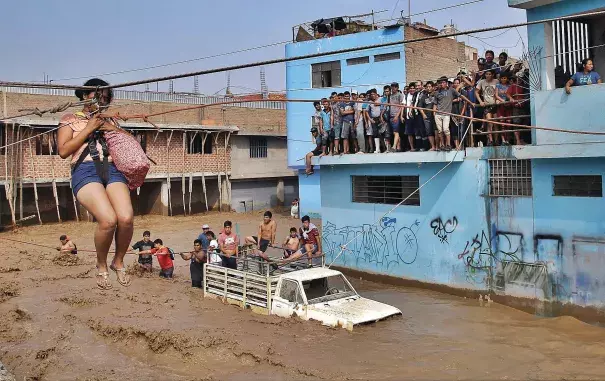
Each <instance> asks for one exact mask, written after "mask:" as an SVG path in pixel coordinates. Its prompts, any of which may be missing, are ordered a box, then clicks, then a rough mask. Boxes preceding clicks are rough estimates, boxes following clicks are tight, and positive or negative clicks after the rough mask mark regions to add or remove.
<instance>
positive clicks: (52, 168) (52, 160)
mask: <svg viewBox="0 0 605 381" xmlns="http://www.w3.org/2000/svg"><path fill="white" fill-rule="evenodd" d="M51 138H52V135H49V136H48V152H49V153H50V173H51V175H52V177H53V196H55V203H56V204H57V217H58V218H59V222H62V221H61V212H60V211H59V195H58V194H57V180H56V179H55V157H54V154H53V143H52V141H51Z"/></svg>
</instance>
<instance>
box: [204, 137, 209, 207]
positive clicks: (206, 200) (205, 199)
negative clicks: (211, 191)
mask: <svg viewBox="0 0 605 381" xmlns="http://www.w3.org/2000/svg"><path fill="white" fill-rule="evenodd" d="M206 138H208V133H207V132H203V136H202V189H203V191H204V202H205V203H206V212H207V211H208V210H209V208H208V195H207V194H206V176H204V172H205V171H206V167H204V147H205V146H206Z"/></svg>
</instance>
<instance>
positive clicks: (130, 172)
mask: <svg viewBox="0 0 605 381" xmlns="http://www.w3.org/2000/svg"><path fill="white" fill-rule="evenodd" d="M105 141H106V142H107V148H108V149H109V154H110V155H111V158H112V160H113V163H114V164H115V166H116V168H117V169H118V170H119V171H120V172H122V174H123V175H124V176H125V177H126V180H128V188H129V189H130V190H133V189H137V188H138V187H140V186H141V185H143V182H144V181H145V177H146V176H147V172H149V167H150V164H149V158H148V157H147V155H146V154H145V152H144V151H143V148H142V147H141V145H140V144H139V142H138V141H137V140H136V139H135V138H134V136H132V135H130V134H129V133H127V132H122V131H119V132H118V131H110V132H106V133H105Z"/></svg>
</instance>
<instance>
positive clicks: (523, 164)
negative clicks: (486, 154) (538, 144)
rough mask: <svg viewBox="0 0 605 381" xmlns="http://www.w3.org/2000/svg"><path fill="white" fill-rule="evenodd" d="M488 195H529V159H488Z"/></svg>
mask: <svg viewBox="0 0 605 381" xmlns="http://www.w3.org/2000/svg"><path fill="white" fill-rule="evenodd" d="M489 195H490V196H493V197H527V196H531V195H532V185H531V161H530V160H526V159H523V160H517V159H512V160H511V159H489Z"/></svg>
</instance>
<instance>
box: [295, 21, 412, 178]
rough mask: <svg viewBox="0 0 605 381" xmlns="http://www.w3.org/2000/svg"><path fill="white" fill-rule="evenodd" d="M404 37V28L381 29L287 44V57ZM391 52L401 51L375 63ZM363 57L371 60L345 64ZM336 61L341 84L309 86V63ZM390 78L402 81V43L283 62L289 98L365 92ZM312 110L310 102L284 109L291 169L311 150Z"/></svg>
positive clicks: (390, 79) (311, 97) (403, 58)
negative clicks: (339, 63)
mask: <svg viewBox="0 0 605 381" xmlns="http://www.w3.org/2000/svg"><path fill="white" fill-rule="evenodd" d="M403 39H404V33H403V28H394V29H380V30H376V31H371V32H364V33H355V34H348V35H344V36H337V37H332V38H322V39H318V40H312V41H305V42H297V43H292V44H288V45H286V57H295V56H302V55H307V54H312V53H318V52H330V51H335V50H341V49H347V48H352V47H358V46H366V45H372V44H379V43H385V42H389V41H398V40H403ZM391 52H400V59H398V60H391V61H383V62H374V56H375V55H376V54H384V53H391ZM365 56H369V58H370V62H369V63H367V64H360V65H351V66H349V65H347V63H346V60H347V59H348V58H354V57H365ZM336 60H340V62H341V86H340V87H335V88H320V89H313V88H311V65H312V64H315V63H321V62H330V61H336ZM393 81H397V82H400V83H405V50H404V47H403V45H395V46H391V47H387V48H376V49H367V50H363V51H357V52H352V53H345V54H336V55H333V56H324V57H319V58H313V59H307V60H298V61H294V62H288V63H287V64H286V89H287V91H286V95H287V97H288V99H313V100H319V99H321V98H324V97H326V98H328V97H329V96H330V93H331V92H332V91H338V92H343V91H345V90H349V91H350V90H352V89H357V90H358V91H367V90H369V89H371V88H372V87H377V88H378V86H380V87H382V86H384V85H385V84H390V83H391V82H393ZM314 111H315V110H314V108H313V105H312V104H310V103H288V106H287V109H286V123H287V126H288V139H289V140H288V166H290V167H292V168H303V167H304V162H303V161H300V160H299V159H300V158H302V157H304V156H305V154H306V153H307V152H309V151H311V149H312V148H313V146H314V145H313V143H312V142H311V138H310V133H309V130H310V129H311V116H312V115H313V113H314Z"/></svg>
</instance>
